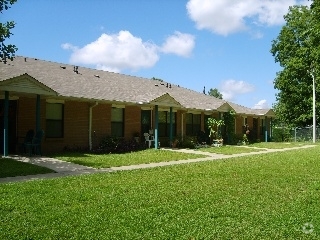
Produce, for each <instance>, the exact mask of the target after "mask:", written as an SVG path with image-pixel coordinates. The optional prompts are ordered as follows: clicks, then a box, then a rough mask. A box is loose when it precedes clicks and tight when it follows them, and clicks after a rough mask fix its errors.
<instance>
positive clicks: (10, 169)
mask: <svg viewBox="0 0 320 240" xmlns="http://www.w3.org/2000/svg"><path fill="white" fill-rule="evenodd" d="M52 172H54V171H53V170H51V169H48V168H45V167H39V166H36V165H33V164H29V163H24V162H19V161H15V160H12V159H9V158H0V178H5V177H16V176H26V175H34V174H42V173H52Z"/></svg>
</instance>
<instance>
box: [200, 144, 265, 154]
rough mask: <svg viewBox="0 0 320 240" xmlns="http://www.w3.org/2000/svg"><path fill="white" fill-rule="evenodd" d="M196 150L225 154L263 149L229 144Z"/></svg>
mask: <svg viewBox="0 0 320 240" xmlns="http://www.w3.org/2000/svg"><path fill="white" fill-rule="evenodd" d="M197 150H198V151H203V152H210V153H218V154H226V155H232V154H238V153H250V152H258V151H263V149H255V148H247V147H238V146H229V145H224V146H222V147H207V148H198V149H197Z"/></svg>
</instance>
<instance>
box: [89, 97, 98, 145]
mask: <svg viewBox="0 0 320 240" xmlns="http://www.w3.org/2000/svg"><path fill="white" fill-rule="evenodd" d="M97 105H98V102H95V104H93V105H91V106H90V107H89V149H90V151H91V150H92V108H94V107H95V106H97Z"/></svg>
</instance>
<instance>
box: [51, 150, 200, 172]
mask: <svg viewBox="0 0 320 240" xmlns="http://www.w3.org/2000/svg"><path fill="white" fill-rule="evenodd" d="M51 157H54V158H57V159H60V160H63V161H68V162H73V163H77V164H81V165H85V166H90V167H95V168H108V167H118V166H128V165H135V164H142V163H154V162H168V161H176V160H183V159H191V158H201V157H206V156H204V155H199V154H191V153H190V154H189V153H181V152H172V151H166V150H155V149H146V150H143V151H138V152H131V153H125V154H85V153H74V152H63V153H61V154H56V155H52V156H51Z"/></svg>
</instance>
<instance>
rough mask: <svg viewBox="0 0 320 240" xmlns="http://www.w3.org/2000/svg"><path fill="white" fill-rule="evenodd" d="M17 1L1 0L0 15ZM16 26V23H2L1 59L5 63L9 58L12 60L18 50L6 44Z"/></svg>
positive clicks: (0, 37) (0, 26) (0, 39)
mask: <svg viewBox="0 0 320 240" xmlns="http://www.w3.org/2000/svg"><path fill="white" fill-rule="evenodd" d="M16 1H17V0H0V13H1V14H3V11H4V10H8V9H9V8H10V7H11V5H12V4H14V3H15V2H16ZM14 26H15V22H14V21H7V22H4V23H2V22H0V58H1V59H2V60H4V61H5V60H6V59H7V58H9V59H11V60H12V59H13V57H14V55H15V52H16V51H17V50H18V49H17V47H16V46H15V45H12V44H8V45H7V44H6V43H5V40H6V39H8V38H10V36H11V35H12V33H11V29H13V28H14Z"/></svg>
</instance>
